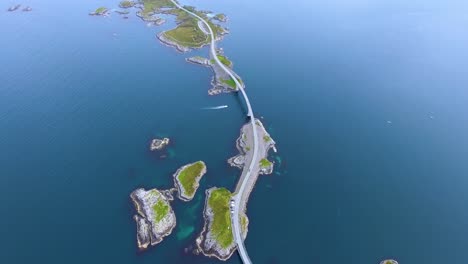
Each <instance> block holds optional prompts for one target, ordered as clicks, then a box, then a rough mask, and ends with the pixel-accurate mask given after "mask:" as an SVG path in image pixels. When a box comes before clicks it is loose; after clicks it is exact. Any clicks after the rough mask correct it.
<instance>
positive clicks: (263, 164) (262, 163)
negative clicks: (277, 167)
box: [260, 158, 272, 168]
mask: <svg viewBox="0 0 468 264" xmlns="http://www.w3.org/2000/svg"><path fill="white" fill-rule="evenodd" d="M271 164H272V163H271V162H270V161H269V160H267V159H265V158H263V159H262V160H260V167H263V168H266V167H270V166H271Z"/></svg>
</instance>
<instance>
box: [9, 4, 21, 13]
mask: <svg viewBox="0 0 468 264" xmlns="http://www.w3.org/2000/svg"><path fill="white" fill-rule="evenodd" d="M20 6H21V5H14V6H10V7H9V8H8V9H7V11H8V12H13V11H16V10H18V9H19V8H20Z"/></svg>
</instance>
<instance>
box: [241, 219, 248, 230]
mask: <svg viewBox="0 0 468 264" xmlns="http://www.w3.org/2000/svg"><path fill="white" fill-rule="evenodd" d="M241 228H242V232H245V229H246V228H247V217H246V216H245V215H243V216H242V217H241Z"/></svg>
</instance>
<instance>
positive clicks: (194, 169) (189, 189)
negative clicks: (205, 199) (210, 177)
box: [177, 161, 205, 196]
mask: <svg viewBox="0 0 468 264" xmlns="http://www.w3.org/2000/svg"><path fill="white" fill-rule="evenodd" d="M204 168H205V165H204V164H203V162H201V161H198V162H196V163H194V164H192V165H190V166H188V167H187V168H185V169H184V170H183V171H181V172H180V174H179V175H178V177H177V178H178V179H179V181H180V183H181V184H182V187H184V190H185V193H186V194H187V195H188V196H192V195H193V193H194V192H195V179H196V178H197V176H198V175H200V173H201V172H202V170H203V169H204Z"/></svg>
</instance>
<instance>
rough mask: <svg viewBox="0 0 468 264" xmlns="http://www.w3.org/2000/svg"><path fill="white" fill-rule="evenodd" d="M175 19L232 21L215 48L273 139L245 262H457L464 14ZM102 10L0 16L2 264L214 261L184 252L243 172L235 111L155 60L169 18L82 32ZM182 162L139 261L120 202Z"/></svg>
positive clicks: (352, 7) (200, 0) (187, 67)
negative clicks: (219, 196)
mask: <svg viewBox="0 0 468 264" xmlns="http://www.w3.org/2000/svg"><path fill="white" fill-rule="evenodd" d="M181 2H182V3H184V4H189V5H194V6H197V7H199V8H201V9H208V10H212V11H214V12H223V13H226V14H227V15H228V17H229V22H228V23H227V24H226V25H227V26H228V27H229V29H230V32H231V33H230V34H229V35H228V36H226V38H225V39H224V40H223V41H222V42H220V43H219V46H220V47H222V48H224V50H225V54H226V55H227V56H228V57H229V58H230V59H232V60H233V61H234V64H235V70H236V72H237V73H238V74H239V75H240V76H242V78H243V80H244V82H245V83H246V88H247V92H248V94H249V96H250V100H251V102H252V104H253V108H254V112H255V113H256V115H257V116H259V117H263V119H262V121H263V122H264V124H265V125H266V127H267V129H268V131H269V132H270V133H271V135H272V137H273V138H274V140H275V141H276V142H277V148H278V153H276V154H272V155H271V157H270V158H271V159H272V160H274V161H275V173H274V174H273V175H270V176H262V177H260V179H259V181H258V182H257V185H256V187H255V189H254V191H253V193H252V195H251V199H250V201H249V205H248V216H249V218H250V224H249V233H248V237H247V240H246V247H247V249H248V251H249V255H250V257H251V259H252V260H253V262H254V263H256V264H276V263H305V264H308V263H310V264H341V263H352V264H373V263H376V264H378V263H379V262H380V261H381V260H383V259H387V258H394V259H396V260H398V261H399V262H400V264H417V263H425V264H440V263H444V264H452V263H453V264H455V263H456V264H458V263H466V262H467V259H468V251H467V250H466V248H467V247H468V209H467V204H468V191H467V188H468V161H467V160H468V158H467V157H468V138H467V135H468V104H467V102H468V34H467V32H468V31H467V29H468V16H467V14H468V3H467V2H466V1H435V0H426V1H421V0H417V1H403V0H396V1H389V0H380V1H379V0H376V1H366V0H331V1H310V0H298V1H294V2H288V1H266V0H259V1H248V0H218V1H211V0H184V1H181ZM15 3H21V4H23V5H29V6H31V7H32V8H33V11H31V12H21V11H16V12H12V13H10V12H6V11H5V10H6V9H7V8H8V7H9V6H11V5H13V4H15ZM117 5H118V1H117V0H96V1H58V0H49V1H38V0H22V1H20V2H17V1H13V0H4V1H2V2H1V3H0V9H1V10H0V23H1V25H2V26H1V27H0V36H1V37H0V47H1V48H0V63H1V67H0V149H1V151H0V202H1V203H0V208H1V215H0V263H5V264H10V263H11V264H17V263H18V264H23V263H48V264H55V263H57V264H59V263H60V264H61V263H67V264H73V263H80V264H81V263H114V264H117V263H119V264H120V263H122V264H124V263H125V264H128V263H169V264H171V263H200V264H204V263H221V262H220V261H217V260H215V259H210V258H206V257H204V256H196V255H193V254H192V253H191V249H192V248H193V245H194V240H195V238H196V237H197V236H198V234H199V233H200V231H201V229H202V226H203V222H202V212H203V204H204V200H205V194H204V190H205V189H207V188H209V187H212V186H224V187H227V188H230V189H231V190H233V189H234V186H235V184H236V181H237V179H238V177H239V175H240V171H239V170H238V169H235V168H230V167H229V166H228V165H227V163H226V159H227V158H229V157H231V156H233V155H235V154H236V149H235V140H236V138H237V137H238V135H239V129H240V127H241V126H242V125H243V124H244V123H245V122H246V114H245V109H244V107H243V102H242V98H241V97H239V96H238V95H236V94H223V95H219V96H208V94H207V90H208V89H209V88H210V81H211V78H212V73H211V71H210V70H209V69H208V68H204V67H200V66H197V65H192V64H189V63H186V62H185V58H186V57H189V56H194V55H202V56H207V54H208V49H207V48H204V49H201V50H197V51H194V52H192V53H190V54H180V53H177V52H176V51H175V50H173V49H172V48H169V47H166V46H164V45H161V44H160V43H158V41H157V39H156V37H155V36H156V34H157V33H158V32H160V31H161V30H164V29H168V28H171V27H173V26H174V22H173V21H169V22H168V23H167V24H166V25H163V26H161V27H148V26H146V23H144V22H143V21H141V20H140V19H138V18H137V17H135V15H134V11H132V14H131V15H129V19H127V20H125V19H123V18H122V17H121V16H120V15H118V14H116V13H113V14H112V15H111V16H110V17H91V16H88V13H89V12H91V11H93V10H94V9H96V8H97V7H99V6H107V7H109V8H116V7H117ZM219 105H228V108H224V109H219V110H207V109H206V108H207V107H213V106H219ZM163 136H167V137H170V138H171V145H170V146H169V147H168V149H167V151H166V152H165V153H164V154H156V153H152V152H150V151H149V142H150V140H151V139H152V138H154V137H163ZM161 155H165V157H160V156H161ZM197 160H203V161H205V162H206V163H207V166H208V173H207V174H206V176H205V177H204V178H203V180H202V182H201V187H200V189H199V191H198V193H197V195H196V197H195V199H194V200H193V201H191V202H189V203H185V202H181V201H178V200H176V201H174V202H173V207H174V210H175V212H176V216H177V227H176V228H175V229H174V231H173V233H172V234H171V235H170V236H169V237H167V238H166V239H165V240H164V241H163V242H162V243H161V244H159V245H157V246H156V247H154V248H151V249H149V250H147V251H146V252H138V250H137V245H136V238H135V231H136V227H135V223H134V221H133V219H132V216H133V214H134V213H135V212H134V208H133V205H132V204H131V201H130V199H129V194H130V193H131V192H132V191H133V190H134V189H136V188H140V187H143V188H146V189H149V188H161V189H164V188H170V187H171V186H172V185H173V181H172V173H174V172H175V171H176V169H177V168H178V167H180V166H181V165H184V164H186V163H189V162H193V161H197ZM227 263H241V262H240V258H239V257H238V256H237V255H234V256H233V257H232V258H231V259H230V260H229V261H227Z"/></svg>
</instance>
